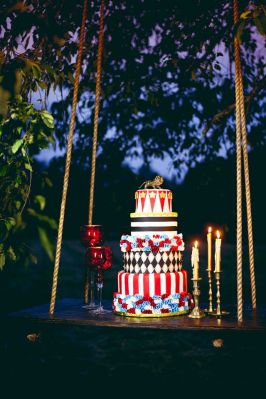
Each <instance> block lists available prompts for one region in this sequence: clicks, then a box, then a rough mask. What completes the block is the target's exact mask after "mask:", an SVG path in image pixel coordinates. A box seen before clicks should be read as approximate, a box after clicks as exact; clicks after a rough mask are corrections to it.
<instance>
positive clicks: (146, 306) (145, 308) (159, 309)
mask: <svg viewBox="0 0 266 399" xmlns="http://www.w3.org/2000/svg"><path fill="white" fill-rule="evenodd" d="M193 307H194V301H193V297H192V295H191V294H189V293H187V292H181V293H176V294H172V295H166V294H164V295H160V296H159V295H154V296H152V297H150V296H149V297H145V296H143V295H122V294H119V293H114V301H113V308H114V310H116V311H117V312H120V313H121V314H123V313H127V314H129V315H130V314H131V315H149V314H158V315H161V314H164V313H178V312H180V313H181V312H184V311H187V310H189V309H190V308H193Z"/></svg>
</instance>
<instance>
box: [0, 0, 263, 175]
mask: <svg viewBox="0 0 266 399" xmlns="http://www.w3.org/2000/svg"><path fill="white" fill-rule="evenodd" d="M82 5H83V1H82V0H78V1H76V2H75V6H73V2H72V1H71V0H65V1H64V2H54V1H52V0H45V1H42V2H40V1H38V0H27V1H24V2H17V3H15V4H14V3H13V2H12V1H8V0H6V1H4V4H3V7H2V9H1V11H0V24H1V25H2V30H3V34H2V37H1V44H2V46H1V47H2V48H3V52H4V54H5V57H7V58H8V59H9V61H10V62H9V64H10V66H12V68H13V69H12V68H11V69H12V70H13V71H17V68H18V66H21V65H22V66H23V68H24V67H25V68H26V69H27V70H28V73H29V74H30V75H29V78H28V80H29V81H30V82H29V86H28V87H30V90H38V88H42V87H41V86H40V84H39V83H40V82H41V84H42V85H43V87H44V90H46V93H47V94H48V93H49V90H50V89H51V88H55V87H60V90H61V91H62V99H61V101H59V102H58V104H55V105H54V106H53V110H52V111H53V114H54V116H55V118H56V124H57V139H58V140H59V142H60V144H61V146H62V147H63V146H64V145H65V134H66V132H67V130H68V129H67V128H68V125H69V112H68V111H69V109H70V106H71V101H72V94H73V92H72V84H73V70H74V65H75V59H76V53H77V42H78V34H79V26H80V22H81V12H82ZM99 6H100V1H98V0H97V1H94V2H90V4H89V10H90V11H89V12H88V16H87V18H88V20H87V33H86V46H85V48H84V62H83V71H84V72H85V73H84V74H83V78H82V81H81V85H80V93H81V95H80V102H79V107H78V121H77V124H76V131H77V133H78V134H79V140H77V141H76V142H75V147H76V149H77V154H79V157H78V158H79V159H78V160H77V161H78V162H79V163H80V164H83V165H87V164H88V162H89V155H88V154H90V146H91V135H90V134H88V132H91V131H92V126H93V107H94V90H95V67H96V61H95V60H96V55H97V34H98V28H99V13H98V11H99ZM239 8H240V20H239V23H238V24H237V26H236V27H233V23H232V20H233V14H232V2H228V1H226V0H224V1H220V0H213V1H211V2H210V1H203V0H202V1H201V0H200V1H197V2H195V1H194V0H187V1H186V2H171V1H162V0H156V1H154V0H153V1H151V0H145V1H143V0H136V1H134V2H132V1H129V0H124V1H120V2H113V1H109V2H106V14H105V34H104V37H105V43H104V59H103V75H102V87H101V90H102V102H101V112H100V135H99V141H100V150H101V151H106V149H108V146H109V145H110V143H111V142H114V143H115V145H116V146H118V147H119V148H120V149H121V150H123V152H124V159H125V158H127V157H131V158H132V157H133V158H134V157H142V158H144V160H145V161H146V162H147V163H149V161H150V159H151V158H152V157H153V156H156V157H164V156H165V154H166V153H167V154H169V155H170V157H171V159H172V162H173V165H174V166H175V167H176V168H177V170H179V168H180V165H181V164H186V165H193V164H194V163H195V162H198V161H199V160H202V159H203V158H204V157H215V156H217V154H220V153H221V151H222V153H223V154H224V155H230V154H231V153H232V152H233V151H234V115H233V113H234V75H233V62H232V58H233V57H232V56H233V34H234V32H236V33H237V34H238V35H239V37H241V40H242V55H243V73H244V84H245V88H246V91H247V101H246V104H247V111H248V123H249V130H250V131H253V129H257V128H258V127H259V128H260V130H261V131H262V132H261V135H260V137H257V139H258V141H259V142H261V140H263V141H265V128H263V125H262V124H261V122H260V119H261V117H262V116H263V115H265V100H264V97H265V85H266V81H265V79H263V77H264V71H265V56H264V55H263V50H265V44H264V43H262V44H261V43H260V39H259V36H258V35H259V33H261V34H263V35H264V34H265V7H264V6H263V5H261V4H260V3H259V2H258V3H257V2H256V3H252V4H250V3H249V2H248V1H247V0H239ZM11 27H12V28H11ZM254 27H255V28H254ZM256 29H257V30H256ZM121 37H122V38H123V40H122V41H121ZM18 43H19V46H18ZM118 43H119V45H118ZM259 45H261V52H260V50H259ZM38 68H39V69H38ZM39 75H41V76H42V79H39ZM14 76H15V75H14ZM15 80H16V77H15V78H14V81H15ZM63 89H66V90H65V91H64V90H63ZM66 93H68V94H67V95H65V94H66ZM224 110H225V112H224ZM258 111H259V112H258ZM216 115H217V117H215V116H216ZM110 132H112V133H110ZM202 133H205V134H204V135H203V134H202ZM251 135H252V133H251ZM251 141H252V143H255V144H256V139H254V137H252V139H251ZM107 151H108V150H107Z"/></svg>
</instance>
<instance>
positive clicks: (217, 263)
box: [214, 230, 222, 272]
mask: <svg viewBox="0 0 266 399" xmlns="http://www.w3.org/2000/svg"><path fill="white" fill-rule="evenodd" d="M221 245H222V239H221V236H220V231H219V230H217V233H216V239H215V270H214V272H220V271H221Z"/></svg>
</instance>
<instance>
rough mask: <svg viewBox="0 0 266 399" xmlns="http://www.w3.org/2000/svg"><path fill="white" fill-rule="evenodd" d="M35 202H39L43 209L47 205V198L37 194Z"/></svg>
mask: <svg viewBox="0 0 266 399" xmlns="http://www.w3.org/2000/svg"><path fill="white" fill-rule="evenodd" d="M34 202H37V203H38V205H39V207H40V210H41V211H43V210H44V208H45V205H46V199H45V197H44V196H43V195H35V197H34Z"/></svg>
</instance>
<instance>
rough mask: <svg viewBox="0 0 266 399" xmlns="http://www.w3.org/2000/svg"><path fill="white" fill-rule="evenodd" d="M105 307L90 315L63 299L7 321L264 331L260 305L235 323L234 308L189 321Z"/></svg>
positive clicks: (76, 301)
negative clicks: (131, 314)
mask: <svg viewBox="0 0 266 399" xmlns="http://www.w3.org/2000/svg"><path fill="white" fill-rule="evenodd" d="M103 304H104V308H105V309H107V310H109V312H108V313H103V314H98V315H95V314H92V313H90V312H89V311H88V310H86V309H84V308H83V307H82V305H83V302H82V301H81V300H79V299H62V300H58V301H57V303H56V310H55V315H54V316H53V317H50V316H49V314H48V309H49V305H48V304H45V305H40V306H36V307H33V308H29V309H25V310H21V311H17V312H14V313H11V314H9V315H8V317H9V319H10V320H13V321H21V322H23V323H27V322H29V323H30V322H31V323H32V322H36V323H41V324H43V323H45V324H47V323H48V324H65V325H69V324H70V325H71V324H72V325H88V326H100V327H115V328H149V329H167V330H242V331H264V330H265V329H266V305H261V306H259V308H258V309H257V311H255V312H254V311H252V309H251V308H250V307H248V306H246V307H245V312H244V322H243V323H242V324H239V323H237V320H236V311H235V309H234V308H233V307H230V309H228V308H227V310H230V311H231V313H230V316H227V317H224V318H222V319H220V320H219V319H216V318H213V317H205V318H203V319H190V318H188V317H187V316H186V315H183V316H176V317H167V318H133V317H121V316H118V315H115V314H114V313H113V312H111V301H104V303H103Z"/></svg>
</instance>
